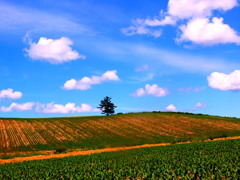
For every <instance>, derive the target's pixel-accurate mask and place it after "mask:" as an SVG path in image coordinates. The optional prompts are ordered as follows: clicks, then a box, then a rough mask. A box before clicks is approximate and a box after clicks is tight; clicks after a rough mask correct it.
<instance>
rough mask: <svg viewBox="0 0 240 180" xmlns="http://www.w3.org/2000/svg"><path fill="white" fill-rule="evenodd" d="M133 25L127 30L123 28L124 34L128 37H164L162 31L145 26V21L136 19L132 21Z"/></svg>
mask: <svg viewBox="0 0 240 180" xmlns="http://www.w3.org/2000/svg"><path fill="white" fill-rule="evenodd" d="M132 23H133V25H132V26H130V27H127V28H122V29H121V30H122V32H123V34H125V35H127V36H131V35H136V34H139V35H149V36H153V37H155V38H158V37H160V36H161V35H162V31H161V29H157V30H153V29H150V28H148V27H147V25H146V24H145V20H143V19H136V20H133V21H132Z"/></svg>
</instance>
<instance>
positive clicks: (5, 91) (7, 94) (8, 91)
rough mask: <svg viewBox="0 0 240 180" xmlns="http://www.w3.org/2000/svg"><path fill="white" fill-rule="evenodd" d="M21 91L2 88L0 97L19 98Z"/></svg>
mask: <svg viewBox="0 0 240 180" xmlns="http://www.w3.org/2000/svg"><path fill="white" fill-rule="evenodd" d="M21 97H22V93H21V92H20V91H15V92H14V91H13V89H11V88H9V89H3V90H2V91H0V99H20V98H21Z"/></svg>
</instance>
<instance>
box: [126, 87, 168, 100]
mask: <svg viewBox="0 0 240 180" xmlns="http://www.w3.org/2000/svg"><path fill="white" fill-rule="evenodd" d="M167 94H168V90H167V89H163V88H161V87H158V85H157V84H153V85H152V86H151V85H149V84H146V86H145V88H139V89H137V90H136V91H135V92H134V93H132V94H131V96H134V97H141V96H145V95H151V96H155V97H162V96H166V95H167Z"/></svg>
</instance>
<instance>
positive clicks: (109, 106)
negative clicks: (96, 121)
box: [98, 96, 117, 116]
mask: <svg viewBox="0 0 240 180" xmlns="http://www.w3.org/2000/svg"><path fill="white" fill-rule="evenodd" d="M111 99H112V98H111V97H108V96H106V97H105V98H104V99H103V100H101V103H100V104H99V107H98V108H99V109H100V110H101V111H102V114H106V115H107V116H108V115H111V114H114V113H115V111H114V109H115V108H116V107H117V106H115V105H114V104H113V103H112V102H111Z"/></svg>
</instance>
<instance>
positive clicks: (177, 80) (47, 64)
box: [0, 0, 240, 117]
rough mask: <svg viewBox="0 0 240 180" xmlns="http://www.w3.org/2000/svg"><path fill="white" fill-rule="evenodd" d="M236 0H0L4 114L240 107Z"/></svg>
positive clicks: (225, 111)
mask: <svg viewBox="0 0 240 180" xmlns="http://www.w3.org/2000/svg"><path fill="white" fill-rule="evenodd" d="M239 3H240V2H239V1H237V0H211V1H209V0H169V1H168V0H151V2H149V1H145V0H132V1H118V0H111V1H109V0H101V1H99V0H78V1H76V0H75V1H74V0H69V1H56V0H41V1H40V0H36V1H34V2H33V1H30V0H26V1H24V2H22V1H18V0H11V1H4V0H0V11H1V13H0V72H1V73H0V84H1V85H0V117H54V116H84V115H99V114H101V113H100V112H99V111H98V109H97V108H96V107H97V106H98V104H99V103H100V100H102V99H103V98H104V97H105V96H110V97H112V102H113V103H115V105H116V106H117V109H116V112H117V113H118V112H139V111H183V112H192V113H204V114H211V115H220V116H234V117H240V111H239V108H238V105H239V98H240V94H239V90H240V62H239V60H240V53H239V50H240V25H239V22H238V19H239V17H240V6H239Z"/></svg>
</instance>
